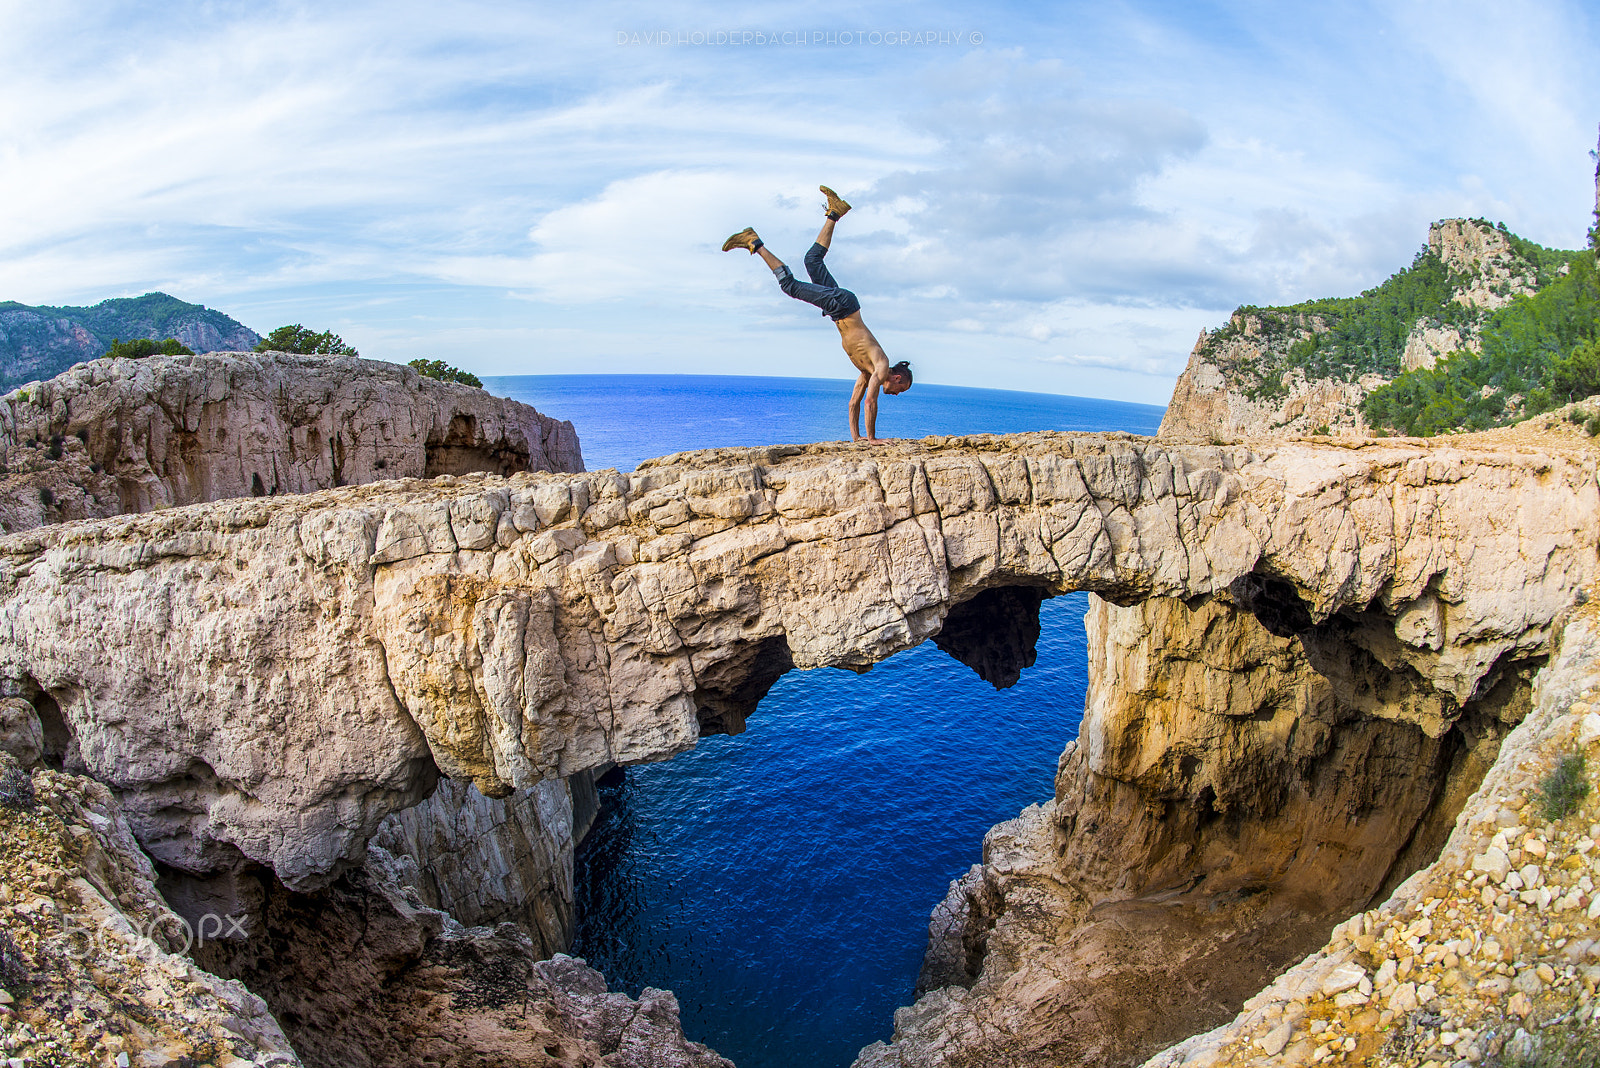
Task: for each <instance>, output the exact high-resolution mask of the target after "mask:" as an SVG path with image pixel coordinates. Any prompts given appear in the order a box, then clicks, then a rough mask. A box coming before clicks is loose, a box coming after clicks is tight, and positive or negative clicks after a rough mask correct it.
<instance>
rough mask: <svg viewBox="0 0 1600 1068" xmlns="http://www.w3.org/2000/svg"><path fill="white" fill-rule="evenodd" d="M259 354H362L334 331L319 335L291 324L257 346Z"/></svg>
mask: <svg viewBox="0 0 1600 1068" xmlns="http://www.w3.org/2000/svg"><path fill="white" fill-rule="evenodd" d="M256 351H257V352H298V353H301V354H303V355H306V356H359V355H361V353H359V352H357V351H356V350H355V349H354V348H352V347H351V346H349V345H346V344H345V343H344V338H342V337H340V336H339V335H338V334H335V333H334V332H333V331H332V330H324V331H323V332H322V333H320V334H319V333H317V332H316V331H314V330H309V329H307V328H306V327H303V326H301V325H300V324H299V323H291V324H289V325H288V326H280V327H278V329H276V330H274V331H273V332H272V333H270V334H268V335H267V336H266V337H264V338H262V339H261V340H260V341H259V342H257V344H256Z"/></svg>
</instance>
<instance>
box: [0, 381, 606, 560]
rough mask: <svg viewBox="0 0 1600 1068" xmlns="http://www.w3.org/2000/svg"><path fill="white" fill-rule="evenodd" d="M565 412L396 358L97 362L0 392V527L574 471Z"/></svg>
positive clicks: (578, 463) (573, 443)
mask: <svg viewBox="0 0 1600 1068" xmlns="http://www.w3.org/2000/svg"><path fill="white" fill-rule="evenodd" d="M581 470H583V457H582V454H581V452H580V449H579V444H578V436H577V434H576V432H574V430H573V429H572V424H571V423H568V422H564V421H561V420H556V419H551V418H550V417H548V416H545V415H541V414H540V413H538V412H537V411H535V410H534V409H532V408H530V407H529V406H528V405H526V404H521V403H519V402H517V401H512V400H505V399H503V398H500V397H494V396H491V395H490V394H488V393H485V392H484V391H483V390H481V389H473V388H470V387H467V386H462V385H457V384H455V383H450V382H439V381H435V380H434V379H431V378H426V377H423V376H422V375H419V374H418V373H417V372H416V371H415V370H413V369H411V368H410V367H401V366H399V365H397V364H392V363H385V362H383V361H381V360H363V359H358V358H356V357H351V356H303V355H296V354H291V353H282V352H269V353H250V352H213V353H207V354H206V355H204V356H151V357H148V358H146V359H101V360H90V361H88V362H86V363H81V364H78V365H77V366H75V367H73V368H71V369H70V370H68V371H65V372H63V373H62V374H60V375H58V376H56V377H55V378H52V379H50V380H48V381H45V382H36V383H31V384H29V385H27V386H24V387H22V388H20V389H15V390H12V391H11V392H10V393H8V394H7V395H6V396H5V397H4V398H0V529H4V530H7V531H16V530H25V529H27V528H29V527H36V526H42V525H45V524H49V523H59V522H63V521H67V520H73V519H86V518H97V517H105V516H112V515H121V514H124V513H130V512H149V511H154V510H156V509H159V508H169V507H174V506H178V505H186V504H197V503H201V502H205V501H216V500H222V499H225V498H229V497H251V496H256V497H262V496H271V495H275V494H284V493H306V492H310V491H312V490H319V489H327V488H329V487H333V486H348V485H360V484H364V483H368V482H373V481H376V480H378V479H385V478H404V477H423V476H427V477H432V476H434V475H460V474H466V473H468V472H472V471H489V472H493V473H495V474H501V475H509V474H513V473H515V472H518V471H581Z"/></svg>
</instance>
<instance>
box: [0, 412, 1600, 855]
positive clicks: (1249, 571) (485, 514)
mask: <svg viewBox="0 0 1600 1068" xmlns="http://www.w3.org/2000/svg"><path fill="white" fill-rule="evenodd" d="M1597 534H1600V498H1597V493H1596V482H1595V472H1594V469H1593V464H1592V463H1589V462H1587V461H1584V460H1581V459H1572V458H1560V457H1555V458H1552V457H1549V456H1543V455H1532V454H1526V453H1524V454H1511V453H1503V454H1486V453H1470V452H1465V451H1453V450H1449V449H1440V448H1425V447H1420V446H1407V445H1403V444H1398V445H1384V444H1369V445H1367V446H1366V447H1362V448H1343V447H1336V446H1316V445H1310V444H1281V445H1275V446H1272V447H1265V448H1247V447H1243V446H1226V447H1224V446H1218V447H1205V446H1161V445H1157V444H1155V443H1153V442H1151V441H1149V440H1146V439H1139V438H1132V437H1127V436H1122V435H1069V434H1033V435H1020V436H1010V437H973V438H959V439H928V440H926V441H923V442H918V443H908V444H897V445H894V446H891V447H887V448H884V449H881V450H877V451H870V452H869V451H866V450H858V449H852V448H848V447H844V446H838V445H821V446H806V447H778V448H769V449H756V450H718V451H705V452H698V453H689V454H680V455H677V456H672V457H667V458H664V459H661V460H656V461H652V462H650V463H647V464H646V465H644V466H643V467H641V469H639V470H638V471H636V472H634V473H632V474H627V475H624V474H618V473H616V472H614V471H600V472H594V473H588V474H581V475H570V474H526V475H516V476H512V477H510V478H499V477H494V476H479V475H469V476H464V477H460V478H450V477H446V478H440V479H433V480H427V481H424V480H417V479H405V480H398V481H389V482H379V483H374V484H371V485H367V486H361V487H347V488H341V489H333V490H326V491H322V492H317V493H311V494H307V495H304V496H295V497H279V498H263V499H241V500H231V501H223V502H218V503H213V504H207V505H197V506H193V507H188V508H182V509H174V510H170V511H164V512H158V513H153V514H147V515H140V516H129V517H121V518H115V519H108V520H101V521H94V522H81V523H72V524H65V525H61V526H55V527H48V528H41V529H37V530H33V531H28V532H25V533H22V534H17V535H13V536H10V537H8V538H6V539H4V540H3V541H0V674H3V675H4V676H5V677H7V678H9V679H10V680H11V685H12V686H13V688H14V690H15V691H16V692H19V693H21V694H22V695H23V696H25V697H27V698H28V699H30V700H32V701H33V702H34V704H35V705H36V707H38V708H39V710H40V712H41V715H42V718H43V720H44V724H45V728H46V734H47V736H48V737H47V743H49V744H51V745H53V746H54V747H55V748H56V750H57V755H58V757H59V756H63V755H64V756H65V758H66V759H67V760H68V761H69V763H73V764H78V765H81V766H84V767H86V768H87V769H88V771H89V772H90V773H91V774H93V775H95V776H96V777H97V778H100V779H102V780H103V781H105V782H107V783H110V784H112V785H113V786H115V787H117V788H118V789H119V791H120V792H121V793H122V794H123V796H124V798H125V799H126V801H127V803H128V805H129V806H130V810H131V817H132V819H133V820H134V823H135V827H136V830H137V831H138V832H139V835H140V838H141V840H142V841H143V842H144V843H145V845H146V847H147V848H148V849H149V850H150V851H151V852H152V853H153V854H154V855H155V856H156V857H157V858H158V859H160V860H162V861H163V862H165V863H168V864H170V865H173V866H175V867H177V868H180V869H183V870H186V871H189V872H193V873H196V874H205V873H208V872H216V871H222V870H225V869H227V868H229V867H230V866H236V865H238V864H241V863H243V862H245V861H247V860H248V861H255V862H259V863H263V864H267V865H270V866H271V867H272V868H273V869H274V870H275V871H276V872H277V874H278V875H279V877H280V878H282V879H283V880H284V882H285V883H287V884H289V885H290V886H302V887H309V886H315V885H319V884H320V883H322V882H325V881H326V880H327V879H328V878H330V877H331V876H332V875H333V874H336V873H337V872H338V871H339V870H341V869H342V868H343V867H345V866H347V865H349V864H351V863H356V862H359V860H360V858H361V856H362V854H363V851H364V848H365V844H366V841H367V839H368V837H369V836H370V835H371V834H372V832H373V830H374V828H375V827H376V826H377V825H378V823H379V822H380V821H381V820H382V819H383V817H384V816H386V815H387V814H389V813H390V812H393V811H395V810H398V809H401V808H404V807H406V806H408V805H411V804H414V803H416V802H417V801H419V800H420V799H422V798H424V797H426V796H427V795H428V794H429V793H430V792H431V791H432V789H433V788H434V784H435V781H436V778H437V774H438V773H439V772H443V773H444V774H446V775H448V776H450V777H452V778H458V779H461V778H464V779H470V780H472V781H473V782H475V783H476V784H477V785H478V787H479V788H480V789H481V790H482V791H483V792H484V793H486V794H489V795H491V796H494V795H501V794H505V793H506V792H508V791H510V790H512V789H513V788H516V787H523V786H529V785H532V784H534V783H536V782H538V781H540V780H543V779H547V778H551V777H556V776H569V775H572V774H573V773H575V772H579V771H582V770H584V769H589V768H595V767H599V766H602V765H605V764H608V763H613V762H616V763H624V764H626V763H635V762H640V761H648V760H657V759H661V758H664V757H667V756H670V755H672V754H674V753H677V752H680V751H682V750H684V749H686V748H688V747H690V746H692V745H694V743H695V740H696V738H697V737H698V736H699V735H700V734H703V733H708V732H719V731H737V730H740V729H742V726H743V723H744V719H745V717H746V716H747V715H748V714H749V713H750V712H751V711H752V710H753V709H754V708H755V707H756V705H757V703H758V702H759V700H760V698H761V697H762V696H763V695H764V694H765V692H766V691H767V689H768V688H769V687H770V686H771V684H772V683H773V682H774V680H775V679H776V678H777V677H778V676H779V675H781V674H782V673H783V672H785V671H787V670H789V669H790V668H794V667H798V668H813V667H820V666H824V665H835V666H843V667H850V668H856V669H865V668H867V667H869V666H870V665H871V664H873V663H874V662H876V661H878V660H881V659H883V658H885V657H888V656H890V655H892V654H894V653H895V652H897V651H900V650H903V649H905V648H908V647H910V646H912V645H915V644H917V643H918V642H920V641H922V640H924V639H926V638H930V637H932V638H934V639H935V640H937V641H939V642H940V643H941V645H943V646H944V647H945V648H946V649H947V650H948V651H949V652H950V653H951V654H952V655H954V656H956V657H958V658H960V659H962V660H964V661H966V662H967V663H969V664H971V665H972V666H973V667H974V668H975V669H976V670H978V671H979V672H980V673H981V674H983V675H984V676H985V677H986V678H989V679H991V681H994V682H996V683H997V684H1005V683H1008V682H1009V681H1011V680H1014V679H1015V677H1016V672H1017V671H1018V670H1019V669H1020V667H1022V666H1023V665H1024V664H1026V663H1027V662H1029V660H1030V658H1031V648H1032V640H1031V635H1030V634H1029V628H1030V626H1031V628H1032V630H1033V633H1034V634H1036V633H1037V625H1038V624H1037V606H1038V603H1039V600H1040V598H1041V597H1044V596H1051V595H1054V594H1058V593H1062V592H1066V591H1070V590H1090V591H1093V592H1095V593H1096V594H1099V595H1100V596H1101V597H1103V598H1106V599H1107V600H1109V601H1111V602H1114V603H1117V604H1123V605H1129V604H1134V603H1136V602H1140V601H1144V600H1146V599H1149V598H1181V599H1184V600H1185V601H1186V602H1188V603H1190V604H1191V605H1192V604H1197V603H1200V601H1203V600H1205V599H1215V598H1221V599H1223V600H1225V601H1227V602H1228V603H1230V604H1234V605H1237V606H1241V607H1243V608H1246V609H1248V610H1250V611H1251V612H1253V613H1254V615H1255V617H1256V618H1257V619H1259V620H1260V621H1261V622H1262V623H1263V624H1265V626H1266V627H1267V629H1268V630H1270V631H1272V632H1273V633H1274V634H1279V635H1284V636H1287V635H1292V634H1298V633H1312V632H1316V631H1317V629H1318V628H1322V629H1323V630H1324V631H1325V630H1326V628H1328V627H1330V626H1338V627H1339V628H1342V629H1341V631H1340V633H1342V634H1345V635H1346V636H1347V638H1348V643H1350V644H1352V647H1355V646H1359V647H1360V649H1362V650H1365V654H1364V655H1368V656H1369V658H1371V659H1374V660H1376V661H1378V662H1381V663H1382V664H1383V665H1385V666H1386V667H1387V668H1388V669H1390V670H1392V671H1400V672H1404V673H1406V674H1407V675H1408V677H1412V678H1414V679H1415V680H1417V681H1418V682H1419V683H1420V685H1418V686H1416V687H1414V688H1413V691H1414V692H1412V693H1411V695H1410V696H1409V697H1408V698H1407V699H1406V700H1405V701H1403V702H1400V703H1399V704H1395V703H1393V702H1390V703H1387V704H1385V703H1383V702H1382V701H1379V700H1377V699H1374V700H1372V701H1370V702H1368V703H1369V704H1370V705H1371V708H1370V709H1369V711H1372V712H1373V713H1374V714H1377V715H1382V716H1389V717H1399V718H1403V719H1407V720H1409V721H1410V722H1412V723H1414V724H1416V725H1417V726H1419V727H1421V728H1422V729H1423V730H1424V731H1425V732H1427V733H1428V734H1430V735H1437V734H1439V733H1440V732H1442V731H1443V730H1444V729H1446V728H1447V727H1448V726H1449V724H1450V723H1451V722H1452V720H1453V719H1454V718H1455V717H1456V716H1457V715H1459V712H1460V709H1461V708H1462V707H1463V706H1464V705H1465V704H1467V703H1468V702H1469V701H1470V700H1472V699H1473V698H1474V697H1475V696H1476V695H1481V694H1482V693H1484V692H1486V691H1487V689H1488V688H1489V687H1490V686H1491V685H1492V684H1493V683H1494V682H1495V680H1496V678H1497V677H1498V676H1497V673H1499V672H1501V671H1502V670H1503V669H1505V668H1506V667H1507V666H1508V665H1513V664H1516V663H1519V662H1523V661H1526V660H1528V659H1529V658H1533V657H1537V656H1539V655H1541V650H1542V649H1543V648H1544V646H1545V645H1546V643H1547V642H1548V639H1549V637H1550V633H1551V628H1552V625H1553V622H1554V621H1555V620H1556V618H1557V616H1558V614H1559V613H1560V611H1561V610H1562V609H1563V607H1565V606H1566V605H1567V604H1568V603H1569V602H1570V599H1571V592H1572V590H1573V589H1574V588H1576V587H1577V586H1580V585H1582V584H1583V583H1585V582H1587V581H1589V580H1591V579H1592V578H1593V577H1594V575H1595V573H1596V543H1597V540H1600V539H1597ZM1197 599H1198V600H1197ZM1353 699H1354V698H1353Z"/></svg>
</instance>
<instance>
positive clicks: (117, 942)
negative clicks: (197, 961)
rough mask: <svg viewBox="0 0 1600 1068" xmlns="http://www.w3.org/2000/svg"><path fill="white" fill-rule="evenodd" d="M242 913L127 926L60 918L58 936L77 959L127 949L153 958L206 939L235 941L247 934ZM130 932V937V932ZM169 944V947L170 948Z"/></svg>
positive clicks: (173, 918) (160, 919)
mask: <svg viewBox="0 0 1600 1068" xmlns="http://www.w3.org/2000/svg"><path fill="white" fill-rule="evenodd" d="M244 921H245V916H243V915H238V916H219V915H217V914H216V913H214V912H208V913H206V914H205V915H204V916H201V917H200V919H199V921H198V923H196V924H195V925H194V926H191V925H190V924H189V921H188V920H185V919H183V918H181V917H179V916H172V915H168V916H164V917H158V918H156V919H154V920H151V921H149V922H148V923H145V924H138V923H133V922H131V921H130V922H129V925H128V927H129V928H131V931H130V930H129V929H124V928H122V927H121V926H120V925H115V924H111V923H108V922H104V921H102V922H101V923H100V924H99V925H98V926H96V927H86V926H84V925H83V924H78V923H70V922H68V921H67V919H66V918H65V917H63V918H62V920H61V937H62V939H63V940H64V941H66V943H67V945H68V946H69V947H70V948H69V952H72V953H75V954H77V955H78V956H79V957H80V958H88V957H90V956H93V955H95V954H106V955H115V956H121V955H122V954H124V953H127V952H128V951H129V945H128V943H129V942H130V941H131V942H132V943H133V946H132V952H133V953H134V954H135V955H136V956H138V957H141V958H143V959H145V960H154V959H156V958H157V957H158V956H164V955H165V954H167V953H168V952H172V953H187V952H189V950H190V949H191V948H195V947H199V946H203V945H205V944H206V943H207V942H216V941H238V940H241V939H245V938H248V937H250V932H249V931H248V930H246V928H245V925H244ZM130 934H131V935H132V937H131V938H130V937H129V935H130ZM169 947H170V949H169Z"/></svg>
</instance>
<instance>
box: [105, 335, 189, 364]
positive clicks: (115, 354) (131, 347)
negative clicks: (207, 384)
mask: <svg viewBox="0 0 1600 1068" xmlns="http://www.w3.org/2000/svg"><path fill="white" fill-rule="evenodd" d="M193 355H194V350H193V349H191V348H190V347H189V346H187V345H185V344H184V343H183V342H181V341H179V340H178V339H177V338H175V337H169V338H167V339H166V340H165V341H151V340H150V339H149V338H142V337H141V338H135V339H133V340H132V341H123V340H122V339H121V338H115V337H114V338H112V339H111V347H110V348H109V349H107V350H106V351H105V353H104V354H103V355H102V356H101V357H100V358H101V359H102V360H117V359H123V360H142V359H144V358H145V357H146V356H193Z"/></svg>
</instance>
